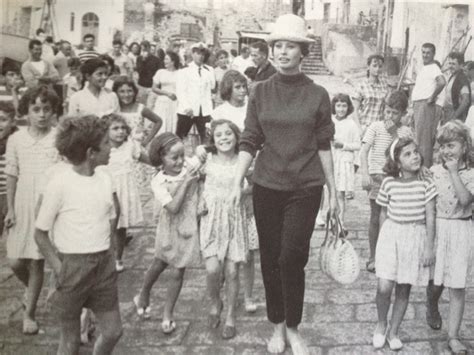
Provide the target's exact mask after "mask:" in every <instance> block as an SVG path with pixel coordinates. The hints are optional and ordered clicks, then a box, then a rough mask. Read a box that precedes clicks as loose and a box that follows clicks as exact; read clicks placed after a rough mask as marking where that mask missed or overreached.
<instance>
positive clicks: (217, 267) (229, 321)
mask: <svg viewBox="0 0 474 355" xmlns="http://www.w3.org/2000/svg"><path fill="white" fill-rule="evenodd" d="M239 137H240V131H239V129H238V127H237V126H236V125H235V124H233V123H232V122H230V121H228V120H215V121H212V123H211V141H210V143H211V151H212V153H210V154H209V155H208V157H207V160H206V163H205V166H204V167H203V169H202V170H203V173H204V174H205V182H204V188H203V192H202V199H203V202H204V206H205V210H206V213H204V215H203V216H202V217H201V229H200V240H201V253H202V257H203V258H204V262H205V265H206V271H207V288H208V292H209V296H210V299H211V306H210V310H209V316H208V325H209V327H210V328H217V327H218V326H219V323H220V313H221V311H222V308H223V302H222V300H221V297H220V290H221V275H222V271H223V270H224V272H225V283H226V299H227V302H228V305H227V314H226V316H225V322H224V327H223V329H222V337H223V338H224V339H230V338H233V337H234V336H235V335H236V328H235V311H236V301H237V296H238V293H239V264H240V263H244V262H245V261H246V259H247V254H248V238H247V237H246V234H247V218H246V209H245V207H244V206H240V205H239V206H236V205H234V204H231V201H230V200H229V196H230V191H231V189H232V186H233V185H232V182H233V179H234V177H235V174H236V169H237V162H238V146H237V142H238V140H239ZM244 191H245V190H244ZM249 192H250V191H249V190H248V189H247V190H246V191H245V193H247V194H248V193H249Z"/></svg>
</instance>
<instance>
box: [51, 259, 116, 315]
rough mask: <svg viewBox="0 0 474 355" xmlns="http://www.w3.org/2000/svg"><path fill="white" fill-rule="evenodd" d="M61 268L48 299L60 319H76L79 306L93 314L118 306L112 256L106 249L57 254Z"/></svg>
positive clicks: (79, 313) (79, 309)
mask: <svg viewBox="0 0 474 355" xmlns="http://www.w3.org/2000/svg"><path fill="white" fill-rule="evenodd" d="M60 259H62V265H61V270H60V272H59V275H58V277H57V280H56V287H55V290H54V291H53V293H52V294H51V296H50V298H49V301H50V303H51V309H52V310H53V312H54V313H56V314H57V316H58V317H59V319H61V320H72V319H79V317H80V315H81V310H82V308H83V307H84V308H89V309H91V310H92V311H93V312H94V313H101V312H109V311H113V310H115V309H117V308H118V291H117V272H116V271H115V258H114V256H113V255H112V253H111V252H110V251H109V250H106V251H102V252H98V253H91V254H60Z"/></svg>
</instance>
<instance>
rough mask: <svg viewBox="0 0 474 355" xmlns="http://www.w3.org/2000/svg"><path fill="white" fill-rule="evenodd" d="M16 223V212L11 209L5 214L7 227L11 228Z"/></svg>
mask: <svg viewBox="0 0 474 355" xmlns="http://www.w3.org/2000/svg"><path fill="white" fill-rule="evenodd" d="M15 223H16V216H15V212H14V211H12V210H9V211H8V212H7V215H6V216H5V228H11V227H13V226H14V225H15Z"/></svg>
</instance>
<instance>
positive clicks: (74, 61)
mask: <svg viewBox="0 0 474 355" xmlns="http://www.w3.org/2000/svg"><path fill="white" fill-rule="evenodd" d="M67 66H68V67H69V68H79V67H80V66H81V60H80V59H79V58H77V57H71V58H69V59H68V60H67Z"/></svg>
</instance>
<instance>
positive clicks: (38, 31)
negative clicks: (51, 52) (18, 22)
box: [35, 28, 44, 36]
mask: <svg viewBox="0 0 474 355" xmlns="http://www.w3.org/2000/svg"><path fill="white" fill-rule="evenodd" d="M35 33H36V35H37V36H38V35H39V34H40V33H44V30H43V29H42V28H38V29H37V30H36V32H35Z"/></svg>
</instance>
